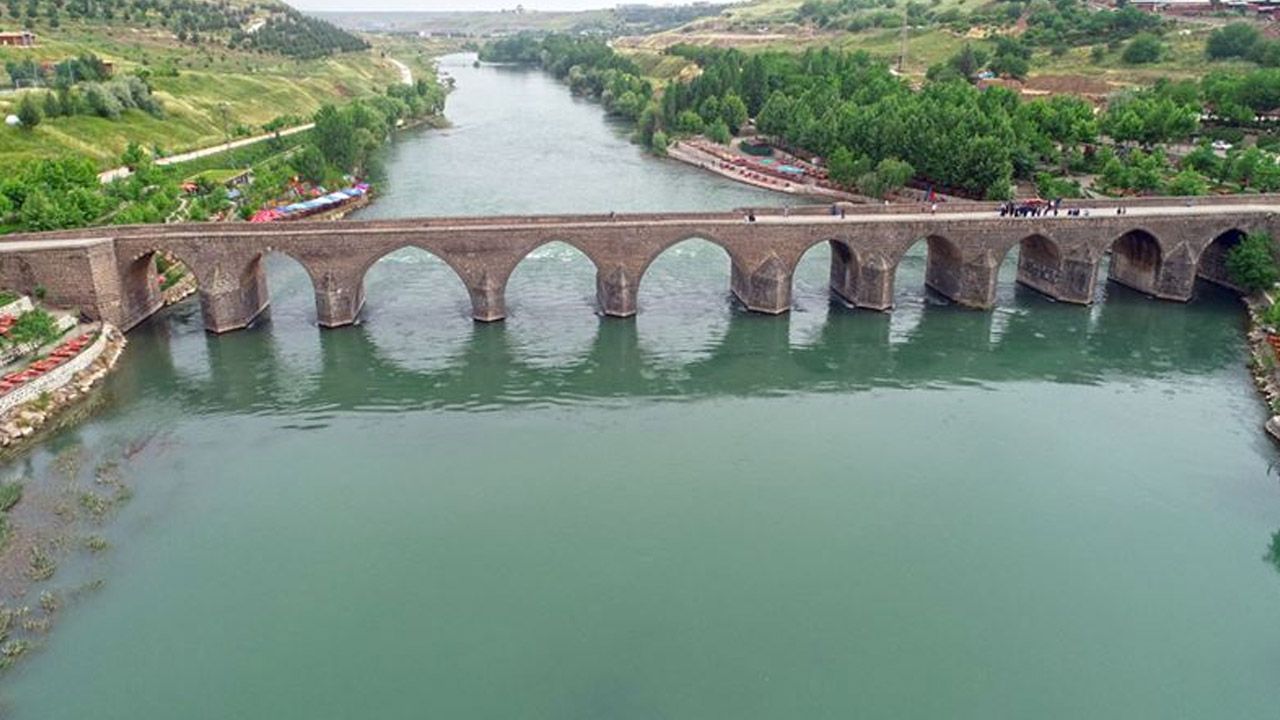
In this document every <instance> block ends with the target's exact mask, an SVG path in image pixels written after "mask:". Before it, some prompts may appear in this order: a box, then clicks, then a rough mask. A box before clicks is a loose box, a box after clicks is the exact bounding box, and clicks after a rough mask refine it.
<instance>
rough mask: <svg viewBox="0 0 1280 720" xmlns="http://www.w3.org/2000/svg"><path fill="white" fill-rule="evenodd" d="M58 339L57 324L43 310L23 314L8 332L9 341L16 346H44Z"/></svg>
mask: <svg viewBox="0 0 1280 720" xmlns="http://www.w3.org/2000/svg"><path fill="white" fill-rule="evenodd" d="M57 337H58V324H57V322H56V321H55V320H54V319H53V316H52V315H50V314H49V313H47V312H45V311H44V310H39V309H37V310H32V311H31V312H28V313H23V315H22V317H20V318H18V320H17V322H15V323H14V324H13V327H12V328H10V330H9V340H10V341H11V342H13V343H14V344H17V345H22V344H25V343H29V342H39V343H40V344H44V343H46V342H49V341H50V340H54V339H56V338H57Z"/></svg>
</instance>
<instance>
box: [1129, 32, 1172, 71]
mask: <svg viewBox="0 0 1280 720" xmlns="http://www.w3.org/2000/svg"><path fill="white" fill-rule="evenodd" d="M1163 56H1164V43H1163V42H1161V40H1160V38H1159V37H1157V36H1155V35H1152V34H1151V33H1140V34H1138V35H1135V36H1134V38H1133V39H1132V40H1130V41H1129V44H1128V45H1126V46H1125V48H1124V53H1123V54H1121V56H1120V59H1122V60H1124V61H1125V62H1127V63H1129V64H1130V65H1144V64H1147V63H1153V62H1158V61H1159V60H1160V58H1161V57H1163Z"/></svg>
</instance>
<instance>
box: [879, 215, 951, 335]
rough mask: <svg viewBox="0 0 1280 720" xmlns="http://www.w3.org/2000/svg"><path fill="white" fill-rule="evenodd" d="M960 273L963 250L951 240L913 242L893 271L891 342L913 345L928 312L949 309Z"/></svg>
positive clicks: (935, 237) (932, 237)
mask: <svg viewBox="0 0 1280 720" xmlns="http://www.w3.org/2000/svg"><path fill="white" fill-rule="evenodd" d="M960 272H961V255H960V248H959V247H957V246H956V244H955V243H954V242H952V241H951V240H949V239H947V238H945V237H942V236H941V235H929V236H927V237H922V238H918V239H916V240H915V241H913V242H912V243H911V245H910V246H908V247H907V249H906V251H905V252H903V253H902V255H901V256H900V257H899V259H898V263H897V265H896V266H895V267H894V269H893V279H892V285H891V290H892V295H891V297H892V298H893V314H892V317H891V320H890V325H889V340H890V342H907V341H909V340H910V338H911V337H912V335H913V334H914V333H915V330H916V328H918V327H919V325H920V322H921V320H923V318H924V313H925V311H926V308H928V307H930V306H934V307H937V306H941V305H949V304H950V296H951V295H952V294H953V293H954V292H955V291H956V289H958V288H959V285H960Z"/></svg>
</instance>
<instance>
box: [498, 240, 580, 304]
mask: <svg viewBox="0 0 1280 720" xmlns="http://www.w3.org/2000/svg"><path fill="white" fill-rule="evenodd" d="M554 246H561V247H564V248H567V249H569V250H570V251H571V252H572V255H573V258H572V260H571V261H577V260H579V259H585V260H587V261H588V262H589V263H590V264H591V271H592V275H593V277H592V280H593V282H595V283H596V284H597V286H598V281H599V275H600V272H601V269H602V268H601V266H600V263H598V262H597V261H596V259H595V257H593V256H592V254H591V253H590V252H589V251H588V249H586V248H584V247H582V246H581V245H579V244H578V243H576V242H574V241H573V240H571V239H562V238H558V237H552V238H547V239H545V240H540V241H539V242H538V243H537V244H535V245H533V246H532V247H530V248H529V249H528V250H527V251H526V252H524V253H523V254H522V255H521V256H520V259H519V260H517V261H516V264H515V265H514V266H513V267H512V268H511V269H510V270H509V271H508V272H507V273H506V274H505V275H504V276H503V277H502V292H503V296H504V298H505V296H506V292H507V288H508V287H509V286H510V283H511V278H513V277H515V276H516V274H517V273H518V272H519V271H520V268H521V267H524V266H525V265H526V264H527V263H526V261H528V260H529V259H530V257H532V256H533V255H534V254H536V253H538V252H539V251H541V250H544V249H547V248H553V247H554ZM571 274H572V273H568V275H571Z"/></svg>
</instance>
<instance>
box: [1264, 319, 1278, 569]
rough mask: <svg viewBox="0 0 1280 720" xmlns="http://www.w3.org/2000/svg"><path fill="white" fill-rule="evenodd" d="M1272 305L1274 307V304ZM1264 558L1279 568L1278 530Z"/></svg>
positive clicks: (1272, 537)
mask: <svg viewBox="0 0 1280 720" xmlns="http://www.w3.org/2000/svg"><path fill="white" fill-rule="evenodd" d="M1272 307H1275V306H1274V305H1273V306H1272ZM1264 559H1265V560H1266V561H1267V562H1269V563H1271V564H1272V565H1275V566H1276V570H1280V530H1277V531H1276V532H1275V534H1273V535H1272V536H1271V547H1269V548H1267V554H1266V556H1265V557H1264Z"/></svg>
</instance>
